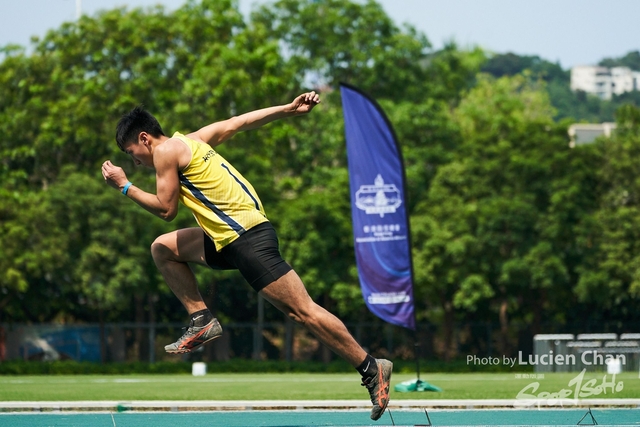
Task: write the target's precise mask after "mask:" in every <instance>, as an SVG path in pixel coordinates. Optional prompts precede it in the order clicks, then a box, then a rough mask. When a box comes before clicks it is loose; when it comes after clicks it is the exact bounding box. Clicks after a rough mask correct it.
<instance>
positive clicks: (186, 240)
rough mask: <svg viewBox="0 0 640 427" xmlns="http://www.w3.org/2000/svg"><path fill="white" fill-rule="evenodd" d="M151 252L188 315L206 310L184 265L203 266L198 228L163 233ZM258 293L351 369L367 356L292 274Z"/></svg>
mask: <svg viewBox="0 0 640 427" xmlns="http://www.w3.org/2000/svg"><path fill="white" fill-rule="evenodd" d="M151 253H152V255H153V259H154V261H155V263H156V266H157V267H158V269H159V270H160V272H161V273H162V276H163V277H164V279H165V281H166V282H167V285H168V286H169V288H171V290H172V291H173V293H174V294H175V295H176V297H178V299H179V300H180V302H182V304H183V305H184V307H185V308H186V309H187V311H188V312H189V314H191V313H195V312H196V311H200V310H204V309H206V308H207V307H206V305H205V303H204V301H203V300H202V296H201V295H200V291H199V290H198V285H197V282H196V278H195V276H194V274H193V271H191V268H190V267H189V265H188V264H187V263H189V262H192V263H197V264H202V265H207V264H206V261H205V255H204V233H203V232H202V229H201V228H186V229H182V230H177V231H173V232H171V233H167V234H163V235H162V236H160V237H158V238H157V239H156V240H155V241H154V242H153V244H152V245H151ZM260 293H261V294H262V296H263V297H264V298H265V299H266V300H267V301H269V302H270V303H271V304H273V305H274V306H275V307H276V308H278V309H279V310H280V311H282V312H283V313H285V314H287V315H288V316H289V317H290V318H291V319H292V320H294V321H296V322H298V323H300V324H302V325H303V326H305V327H306V328H307V329H308V330H309V332H311V333H312V334H313V335H315V336H316V337H317V338H318V339H319V340H320V341H321V342H322V343H323V344H324V345H326V346H327V347H329V348H330V349H331V350H333V351H334V352H335V353H336V354H338V355H339V356H341V357H342V358H344V359H345V360H346V361H347V362H349V363H350V364H351V365H353V366H354V367H357V366H358V365H359V364H360V363H362V361H363V360H364V359H365V357H366V356H367V353H366V352H365V351H364V350H363V349H362V347H360V345H359V344H358V343H357V342H356V340H355V339H354V338H353V336H351V334H350V333H349V331H348V330H347V328H346V327H345V326H344V324H343V323H342V322H341V321H340V320H339V319H338V318H337V317H336V316H334V315H333V314H331V313H330V312H328V311H327V310H325V309H324V308H323V307H321V306H319V305H318V304H316V303H315V302H314V301H313V300H312V299H311V297H310V296H309V294H308V293H307V290H306V289H305V287H304V284H303V283H302V281H301V280H300V277H298V275H297V274H296V272H295V271H293V270H292V271H290V272H288V273H287V274H285V275H284V276H282V277H281V278H279V279H278V280H276V281H275V282H273V283H271V284H269V285H268V286H267V287H265V288H264V289H263V290H261V291H260Z"/></svg>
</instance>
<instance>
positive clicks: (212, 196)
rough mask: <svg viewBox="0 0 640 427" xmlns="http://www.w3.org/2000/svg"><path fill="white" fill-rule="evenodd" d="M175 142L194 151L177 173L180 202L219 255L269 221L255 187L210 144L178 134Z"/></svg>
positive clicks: (175, 135)
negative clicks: (229, 245)
mask: <svg viewBox="0 0 640 427" xmlns="http://www.w3.org/2000/svg"><path fill="white" fill-rule="evenodd" d="M173 138H178V139H180V140H181V141H182V142H184V143H185V144H187V146H188V147H189V148H190V149H191V162H190V163H189V164H188V165H187V166H186V167H185V168H184V169H183V170H182V171H180V172H179V173H178V176H179V177H180V201H181V202H182V203H183V204H184V205H185V206H186V207H188V208H189V209H190V210H191V212H193V216H194V217H195V218H196V221H197V222H198V224H199V225H200V227H201V228H202V229H203V230H204V231H205V233H207V235H208V236H209V237H211V239H212V240H213V242H214V244H215V247H216V250H217V251H219V250H220V249H222V248H223V247H224V246H226V245H228V244H229V243H231V242H233V241H234V240H235V239H237V238H238V237H239V236H240V235H241V234H242V233H244V232H245V231H246V230H248V229H250V228H251V227H254V226H256V225H258V224H261V223H263V222H266V221H268V220H267V216H266V214H265V212H264V207H263V206H262V202H260V199H259V198H258V194H257V193H256V191H255V190H254V188H253V186H252V185H251V184H250V183H249V181H247V180H246V179H245V178H244V177H243V176H242V175H241V174H240V172H238V171H237V170H236V169H235V168H234V167H233V166H231V164H230V163H229V162H227V161H226V160H225V159H224V158H223V157H222V156H221V155H220V154H218V153H217V152H216V151H215V150H214V149H213V148H212V147H211V146H210V145H209V144H204V143H201V142H198V141H194V140H192V139H190V138H188V137H186V136H184V135H182V134H181V133H178V132H176V133H175V134H174V135H173Z"/></svg>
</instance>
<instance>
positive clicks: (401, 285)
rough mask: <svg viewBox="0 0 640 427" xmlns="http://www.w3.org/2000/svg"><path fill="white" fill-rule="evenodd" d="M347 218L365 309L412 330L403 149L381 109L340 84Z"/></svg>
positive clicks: (413, 326)
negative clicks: (349, 218)
mask: <svg viewBox="0 0 640 427" xmlns="http://www.w3.org/2000/svg"><path fill="white" fill-rule="evenodd" d="M340 93H341V95H342V108H343V114H344V126H345V136H346V140H347V159H348V165H349V184H350V185H349V186H350V189H351V216H352V218H353V237H354V246H355V252H356V263H357V267H358V276H359V278H360V287H361V289H362V296H363V297H364V301H365V303H366V305H367V307H368V308H369V310H370V311H371V312H372V313H373V314H375V315H376V316H378V317H379V318H381V319H383V320H385V321H387V322H389V323H393V324H394V325H398V326H403V327H405V328H409V329H413V330H415V311H414V299H413V280H412V272H413V267H412V259H411V243H410V230H409V220H408V215H407V210H406V206H407V205H406V202H405V190H404V188H405V174H404V164H403V161H402V153H401V151H400V147H399V146H398V143H397V140H396V137H395V133H394V131H393V128H392V126H391V123H390V122H389V120H388V119H387V117H386V115H385V114H384V112H383V111H382V108H380V106H379V105H378V104H377V103H376V102H375V101H374V100H372V99H371V98H369V97H368V96H367V95H365V94H364V93H362V92H361V91H360V90H358V89H356V88H354V87H353V86H350V85H347V84H344V83H341V84H340Z"/></svg>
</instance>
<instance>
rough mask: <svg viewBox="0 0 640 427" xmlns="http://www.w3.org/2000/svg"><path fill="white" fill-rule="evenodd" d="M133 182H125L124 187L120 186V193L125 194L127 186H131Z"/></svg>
mask: <svg viewBox="0 0 640 427" xmlns="http://www.w3.org/2000/svg"><path fill="white" fill-rule="evenodd" d="M132 185H133V184H132V183H131V181H129V182H127V183H126V184H125V185H124V187H123V188H122V194H124V195H125V196H126V195H127V191H129V187H131V186H132Z"/></svg>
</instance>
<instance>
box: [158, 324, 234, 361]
mask: <svg viewBox="0 0 640 427" xmlns="http://www.w3.org/2000/svg"><path fill="white" fill-rule="evenodd" d="M221 335H222V326H220V322H218V319H216V318H214V319H213V320H212V321H211V322H209V323H207V324H206V325H204V326H201V327H198V326H193V322H191V323H190V324H189V327H188V328H187V331H186V332H185V333H184V335H183V336H181V337H180V339H178V341H176V342H174V343H173V344H169V345H165V346H164V349H165V351H166V352H167V353H189V352H192V351H193V350H195V349H196V348H198V347H200V346H201V345H202V344H205V343H208V342H209V341H213V340H215V339H216V338H220V336H221Z"/></svg>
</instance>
